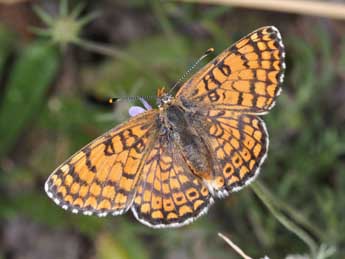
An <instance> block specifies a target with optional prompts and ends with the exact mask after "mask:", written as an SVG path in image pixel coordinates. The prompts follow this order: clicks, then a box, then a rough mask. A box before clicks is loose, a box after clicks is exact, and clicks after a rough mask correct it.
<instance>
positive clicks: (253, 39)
mask: <svg viewBox="0 0 345 259" xmlns="http://www.w3.org/2000/svg"><path fill="white" fill-rule="evenodd" d="M209 51H213V50H209ZM284 58H285V53H284V46H283V43H282V39H281V36H280V33H279V31H278V30H277V29H276V28H275V27H273V26H268V27H263V28H260V29H258V30H256V31H254V32H252V33H251V34H249V35H247V36H246V37H244V38H243V39H241V40H240V41H238V42H237V43H235V44H234V45H232V46H231V47H229V48H228V49H226V50H225V51H223V52H222V53H221V54H220V55H218V56H217V57H216V58H215V59H214V60H213V61H211V62H210V63H208V64H207V65H206V66H205V67H204V68H202V69H201V70H200V71H199V72H197V73H196V74H195V75H194V76H192V78H191V79H189V80H188V81H187V82H186V83H184V84H183V85H182V86H181V87H180V89H179V91H178V92H177V94H176V96H172V95H170V94H169V93H168V92H167V91H165V89H164V88H160V89H159V90H158V92H157V96H158V107H159V109H153V110H149V111H146V112H143V113H141V114H139V115H137V116H135V117H133V118H131V119H130V120H129V121H127V122H125V123H123V124H121V125H119V126H117V127H115V128H114V129H112V130H110V131H109V132H107V133H105V134H104V135H102V136H100V137H99V138H97V139H96V140H94V141H93V142H91V143H90V144H88V145H87V146H85V147H84V148H82V149H81V150H80V151H79V152H77V153H76V154H75V155H73V156H72V157H71V158H69V159H68V160H67V161H65V162H64V163H63V164H62V165H61V166H59V167H58V168H57V169H56V170H55V171H54V172H53V173H52V174H51V176H50V177H49V178H48V180H47V182H46V184H45V190H46V192H47V194H48V196H49V197H50V198H52V199H53V200H54V201H55V203H56V204H58V205H59V206H61V207H62V208H64V209H66V210H70V211H72V212H73V213H83V214H85V215H97V216H106V215H109V214H111V215H119V214H123V213H125V212H126V211H128V210H129V209H131V210H132V212H133V214H134V216H135V217H136V218H137V219H138V220H139V221H140V222H142V223H143V224H146V225H148V226H150V227H154V228H158V227H178V226H182V225H185V224H188V223H190V222H191V221H193V220H195V219H196V218H198V217H200V216H201V215H203V214H205V213H206V212H207V210H208V209H209V207H210V205H211V204H212V203H213V202H214V198H223V197H225V196H227V195H228V194H229V193H231V192H234V191H238V190H240V189H241V188H243V187H244V186H246V185H247V184H249V183H250V182H251V181H253V180H254V179H255V177H256V176H257V175H258V173H259V170H260V166H261V165H262V163H263V161H264V160H265V158H266V155H267V150H268V142H269V140H268V133H267V130H266V126H265V123H264V121H263V120H262V119H261V118H260V117H259V115H264V114H266V113H267V112H268V111H269V110H270V109H271V108H272V107H273V105H274V103H275V101H276V98H277V96H278V95H279V93H280V91H281V84H282V81H283V76H284V70H285V63H284Z"/></svg>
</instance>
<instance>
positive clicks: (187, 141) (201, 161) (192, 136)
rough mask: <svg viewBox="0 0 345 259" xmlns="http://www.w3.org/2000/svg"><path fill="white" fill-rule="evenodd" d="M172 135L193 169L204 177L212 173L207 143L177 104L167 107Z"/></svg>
mask: <svg viewBox="0 0 345 259" xmlns="http://www.w3.org/2000/svg"><path fill="white" fill-rule="evenodd" d="M167 119H168V124H169V125H170V127H171V129H170V130H171V135H172V137H173V138H174V141H175V143H177V146H178V148H179V151H180V152H181V153H182V156H183V158H184V159H185V161H186V163H187V165H188V166H189V167H190V169H191V171H192V172H193V173H194V174H196V175H198V176H200V177H203V178H206V179H208V178H209V177H210V176H211V175H210V171H211V170H210V161H209V157H210V156H209V154H208V149H207V147H206V145H205V144H204V142H203V140H202V138H201V136H199V135H198V134H197V132H196V131H195V130H194V129H193V128H192V127H191V126H190V125H189V123H188V121H187V118H186V116H185V112H184V111H183V110H182V109H181V108H180V107H178V106H176V105H171V106H170V107H168V109H167Z"/></svg>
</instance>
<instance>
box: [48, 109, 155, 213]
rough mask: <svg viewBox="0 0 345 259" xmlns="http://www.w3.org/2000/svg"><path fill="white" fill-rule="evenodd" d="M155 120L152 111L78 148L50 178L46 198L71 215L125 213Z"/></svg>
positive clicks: (152, 135)
mask: <svg viewBox="0 0 345 259" xmlns="http://www.w3.org/2000/svg"><path fill="white" fill-rule="evenodd" d="M156 117H157V111H155V110H151V111H148V112H145V113H143V114H140V115H138V116H136V117H133V118H132V119H130V120H129V121H128V122H126V123H123V124H121V125H120V126H118V127H116V128H114V129H112V130H110V131H109V132H107V133H106V134H104V135H102V136H101V137H99V138H97V139H96V140H94V141H93V142H91V143H90V144H88V145H87V146H85V147H84V148H82V149H81V150H80V151H79V152H77V153H76V154H75V155H73V156H72V157H71V158H69V159H68V160H67V161H66V162H65V163H63V164H62V165H61V166H60V167H58V168H57V169H56V170H55V171H54V172H53V173H52V174H51V175H50V177H49V178H48V180H47V181H46V184H45V190H46V192H47V194H48V196H49V197H50V198H52V199H53V200H54V201H55V203H56V204H58V205H59V206H61V207H62V208H64V209H66V210H70V211H72V212H73V213H83V214H85V215H92V214H95V215H98V216H106V215H108V214H112V215H118V214H122V213H124V212H126V211H127V210H128V209H129V207H130V206H131V205H132V202H133V199H134V195H135V191H136V190H135V187H136V185H137V183H138V181H139V178H140V176H141V171H142V167H143V163H144V161H145V158H146V156H147V154H148V150H150V149H151V146H150V145H151V143H153V138H154V137H155V133H156V129H157V125H156V123H155V122H156Z"/></svg>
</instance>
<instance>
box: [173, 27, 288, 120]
mask: <svg viewBox="0 0 345 259" xmlns="http://www.w3.org/2000/svg"><path fill="white" fill-rule="evenodd" d="M284 58H285V52H284V46H283V43H282V38H281V36H280V33H279V31H278V29H276V28H275V27H273V26H267V27H263V28H260V29H258V30H256V31H254V32H252V33H251V34H249V35H247V36H246V37H244V38H242V39H241V40H239V41H238V42H237V43H235V44H234V45H232V46H231V47H230V48H228V49H226V50H225V51H223V52H222V53H221V54H220V55H219V56H218V57H216V58H215V59H214V60H213V61H211V62H210V63H208V64H207V65H206V66H205V67H204V68H202V69H201V70H200V71H199V72H198V73H196V74H195V75H194V76H193V77H192V78H191V79H189V80H188V81H187V82H186V83H185V84H184V85H182V86H181V88H180V89H179V91H178V92H177V94H176V97H177V98H179V99H182V101H183V100H187V102H189V103H192V104H194V105H196V106H200V107H205V106H212V107H216V108H218V109H231V110H234V111H235V110H236V111H242V112H246V113H252V114H265V113H267V111H268V110H270V109H271V108H272V107H273V105H274V102H275V98H276V96H277V95H279V93H280V90H281V88H280V85H281V83H282V82H283V77H284V69H285V63H284Z"/></svg>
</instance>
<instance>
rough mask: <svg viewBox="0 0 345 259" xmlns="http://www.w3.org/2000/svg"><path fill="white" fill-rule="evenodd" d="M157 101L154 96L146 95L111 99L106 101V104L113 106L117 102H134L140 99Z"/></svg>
mask: <svg viewBox="0 0 345 259" xmlns="http://www.w3.org/2000/svg"><path fill="white" fill-rule="evenodd" d="M141 98H142V99H157V97H156V96H151V95H147V96H124V97H112V98H109V99H108V103H110V104H113V103H117V102H119V101H124V100H126V101H129V102H132V101H136V100H140V99H141Z"/></svg>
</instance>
